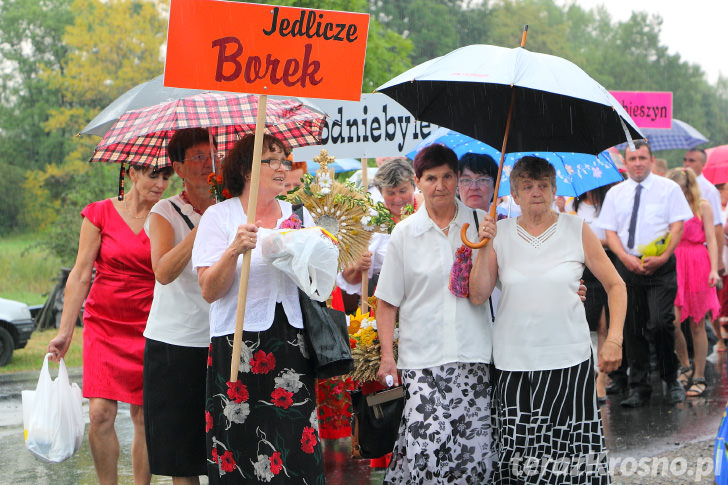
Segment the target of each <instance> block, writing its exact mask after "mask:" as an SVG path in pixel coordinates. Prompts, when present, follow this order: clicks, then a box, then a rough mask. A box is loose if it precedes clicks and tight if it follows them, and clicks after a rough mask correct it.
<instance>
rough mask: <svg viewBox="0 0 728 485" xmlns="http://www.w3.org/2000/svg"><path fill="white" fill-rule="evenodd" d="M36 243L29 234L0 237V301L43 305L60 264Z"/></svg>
mask: <svg viewBox="0 0 728 485" xmlns="http://www.w3.org/2000/svg"><path fill="white" fill-rule="evenodd" d="M35 242H36V239H35V237H34V236H33V235H31V234H23V235H14V236H8V237H3V238H0V275H2V278H0V298H7V299H9V300H17V301H22V302H24V303H26V304H28V305H39V304H43V303H45V300H46V298H47V297H48V294H49V293H50V292H51V290H52V289H53V286H54V285H55V284H56V278H57V276H58V271H59V270H60V268H61V263H60V260H59V259H58V258H56V257H55V256H51V255H49V254H48V253H46V252H45V251H44V250H43V249H41V248H39V247H37V246H35Z"/></svg>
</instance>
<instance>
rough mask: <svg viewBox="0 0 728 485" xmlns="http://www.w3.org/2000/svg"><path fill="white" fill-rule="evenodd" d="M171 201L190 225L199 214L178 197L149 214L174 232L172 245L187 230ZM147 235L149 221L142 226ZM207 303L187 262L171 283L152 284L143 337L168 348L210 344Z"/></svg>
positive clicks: (170, 199) (156, 206) (172, 198)
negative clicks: (187, 219) (161, 343)
mask: <svg viewBox="0 0 728 485" xmlns="http://www.w3.org/2000/svg"><path fill="white" fill-rule="evenodd" d="M172 202H174V204H175V205H176V206H177V207H179V208H180V210H182V211H183V214H185V215H186V216H187V217H188V218H189V219H190V221H191V222H192V224H193V225H195V226H197V225H198V224H199V222H200V215H199V214H197V213H196V212H195V211H194V210H192V206H191V205H190V204H187V203H185V202H184V201H183V200H182V198H181V197H180V196H179V195H175V196H173V197H170V198H169V199H164V200H160V201H159V202H157V203H156V204H155V205H154V207H152V210H151V213H153V214H159V215H160V216H162V217H164V218H165V219H166V220H167V221H168V222H169V224H170V225H171V226H172V229H173V230H174V244H175V246H176V245H177V244H179V243H180V242H182V240H183V239H184V238H185V237H187V235H188V234H189V233H190V228H189V226H188V225H187V223H186V222H185V220H184V219H183V218H182V216H181V215H179V213H178V212H177V211H176V210H175V209H174V207H172ZM144 230H145V231H147V234H149V219H147V221H146V222H145V224H144ZM209 311H210V304H209V303H207V302H206V301H205V299H204V298H202V294H201V293H200V285H198V284H197V273H196V272H195V271H194V270H193V269H192V262H191V261H188V262H187V265H186V266H185V268H184V269H183V270H182V272H181V273H180V275H179V276H178V277H177V278H176V279H175V280H174V281H172V282H171V283H169V284H166V285H163V284H161V283H160V282H159V281H156V282H155V283H154V299H153V300H152V308H151V310H149V318H148V319H147V326H146V328H145V329H144V336H145V337H146V338H148V339H152V340H157V341H159V342H164V343H167V344H172V345H179V346H183V347H207V346H208V345H209V344H210V323H209Z"/></svg>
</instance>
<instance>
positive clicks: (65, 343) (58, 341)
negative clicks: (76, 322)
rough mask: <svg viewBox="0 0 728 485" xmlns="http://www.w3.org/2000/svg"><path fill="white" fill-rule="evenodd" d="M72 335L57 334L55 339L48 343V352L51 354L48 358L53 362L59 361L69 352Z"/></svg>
mask: <svg viewBox="0 0 728 485" xmlns="http://www.w3.org/2000/svg"><path fill="white" fill-rule="evenodd" d="M71 339H72V335H61V334H58V335H56V336H55V337H54V338H53V340H51V341H50V343H49V344H48V348H47V349H46V353H47V354H51V357H49V359H48V360H52V361H53V362H59V361H60V360H61V359H62V358H63V357H65V356H66V352H68V347H70V346H71Z"/></svg>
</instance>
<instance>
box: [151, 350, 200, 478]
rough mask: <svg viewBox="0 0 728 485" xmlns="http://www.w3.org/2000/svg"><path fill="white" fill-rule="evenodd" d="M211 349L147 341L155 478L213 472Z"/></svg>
mask: <svg viewBox="0 0 728 485" xmlns="http://www.w3.org/2000/svg"><path fill="white" fill-rule="evenodd" d="M207 353H208V349H207V348H206V347H181V346H178V345H171V344H166V343H164V342H159V341H156V340H151V339H147V341H146V345H145V347H144V401H143V402H144V404H143V408H144V431H145V434H146V441H147V453H148V455H149V468H150V470H151V472H152V473H153V474H154V475H164V476H170V477H190V476H198V475H206V474H207V466H206V464H205V371H206V366H207Z"/></svg>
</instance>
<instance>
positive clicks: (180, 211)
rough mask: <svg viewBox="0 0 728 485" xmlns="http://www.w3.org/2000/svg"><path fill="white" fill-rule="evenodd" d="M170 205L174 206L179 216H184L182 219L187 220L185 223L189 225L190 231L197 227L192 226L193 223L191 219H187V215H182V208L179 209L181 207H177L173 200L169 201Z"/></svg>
mask: <svg viewBox="0 0 728 485" xmlns="http://www.w3.org/2000/svg"><path fill="white" fill-rule="evenodd" d="M169 203H170V204H172V207H174V210H176V211H177V214H179V215H181V216H182V219H184V220H185V222H186V223H187V227H189V228H190V230H192V229H194V228H195V225H194V224H192V221H191V220H190V218H189V217H187V216H186V215H184V214H182V209H180V208H179V207H178V206H177V204H175V203H174V202H172V201H171V200H170V201H169Z"/></svg>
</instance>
